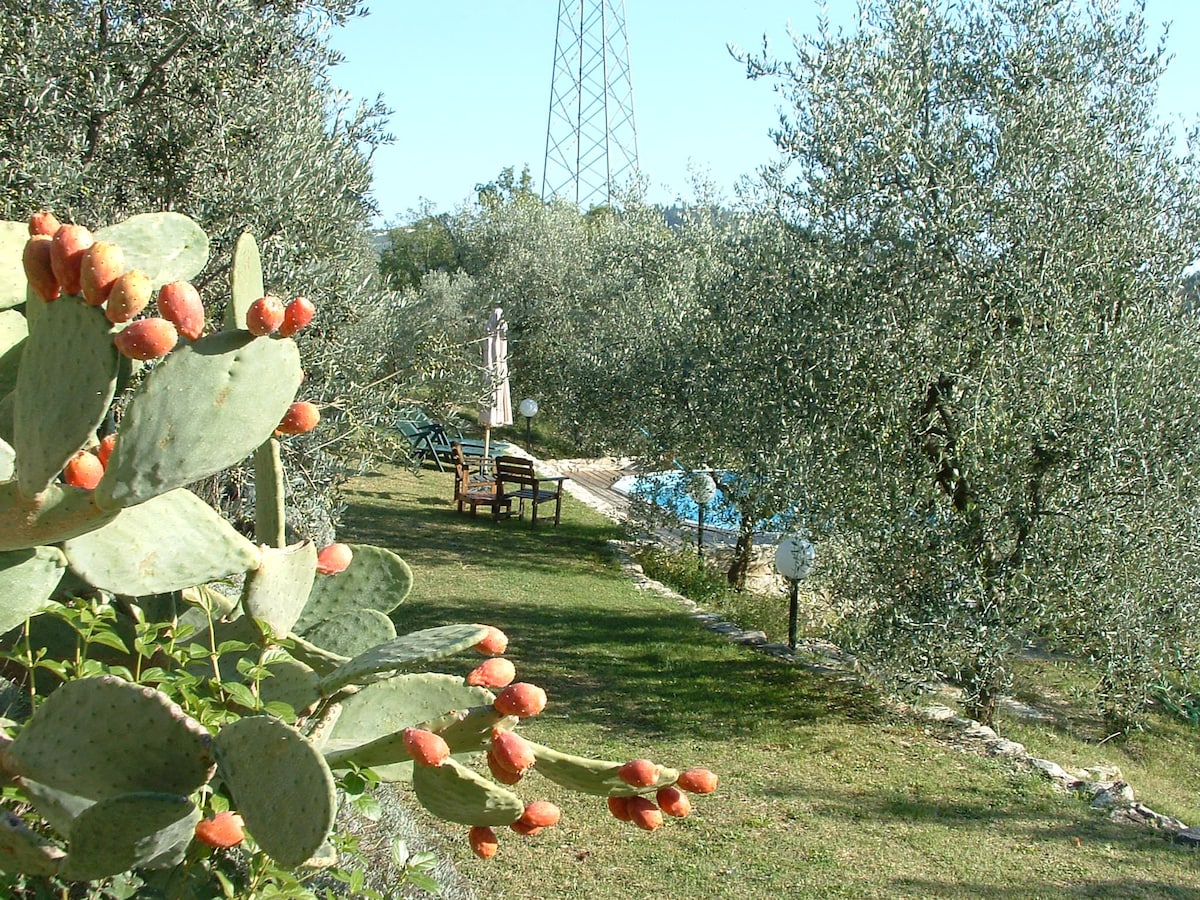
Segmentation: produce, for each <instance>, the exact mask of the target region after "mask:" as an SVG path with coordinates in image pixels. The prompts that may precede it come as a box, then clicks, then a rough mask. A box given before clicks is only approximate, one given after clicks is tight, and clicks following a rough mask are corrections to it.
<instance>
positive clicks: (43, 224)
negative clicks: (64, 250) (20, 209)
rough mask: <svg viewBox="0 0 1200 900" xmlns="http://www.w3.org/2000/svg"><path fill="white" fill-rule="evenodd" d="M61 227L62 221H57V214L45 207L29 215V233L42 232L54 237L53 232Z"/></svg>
mask: <svg viewBox="0 0 1200 900" xmlns="http://www.w3.org/2000/svg"><path fill="white" fill-rule="evenodd" d="M60 228H62V222H60V221H58V216H56V215H54V213H52V212H50V211H49V210H46V209H39V210H38V211H37V212H35V213H34V214H33V215H32V216H30V217H29V234H30V235H35V234H44V235H47V236H49V237H54V232H56V231H58V229H60Z"/></svg>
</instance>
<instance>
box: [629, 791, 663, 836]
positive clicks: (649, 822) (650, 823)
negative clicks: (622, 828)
mask: <svg viewBox="0 0 1200 900" xmlns="http://www.w3.org/2000/svg"><path fill="white" fill-rule="evenodd" d="M629 819H630V821H631V822H633V824H634V825H636V826H637V827H638V828H641V829H642V830H643V831H653V830H654V829H655V828H661V827H662V823H663V817H662V811H661V810H660V809H659V808H658V807H657V806H655V805H654V801H653V800H648V799H647V798H645V797H630V798H629Z"/></svg>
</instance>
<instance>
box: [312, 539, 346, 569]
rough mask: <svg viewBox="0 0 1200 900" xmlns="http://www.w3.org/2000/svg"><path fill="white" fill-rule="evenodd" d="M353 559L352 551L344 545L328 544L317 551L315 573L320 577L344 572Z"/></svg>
mask: <svg viewBox="0 0 1200 900" xmlns="http://www.w3.org/2000/svg"><path fill="white" fill-rule="evenodd" d="M353 558H354V551H353V550H351V549H350V548H349V547H347V546H346V545H345V544H330V545H329V546H328V547H322V548H321V549H320V550H318V551H317V571H318V572H320V573H321V574H322V575H336V574H337V573H338V572H345V571H346V569H347V567H348V566H349V565H350V560H352V559H353Z"/></svg>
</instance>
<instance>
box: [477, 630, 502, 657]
mask: <svg viewBox="0 0 1200 900" xmlns="http://www.w3.org/2000/svg"><path fill="white" fill-rule="evenodd" d="M475 649H476V650H478V651H479V652H480V653H486V654H488V655H489V656H500V655H501V654H502V653H503V652H504V651H505V650H507V649H508V635H506V634H505V633H504V632H503V631H501V630H500V629H499V628H495V627H493V626H491V625H489V626H488V633H487V634H486V635H484V637H483V640H481V641H480V642H479V643H478V644H476V645H475Z"/></svg>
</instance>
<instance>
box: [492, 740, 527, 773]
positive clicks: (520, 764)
mask: <svg viewBox="0 0 1200 900" xmlns="http://www.w3.org/2000/svg"><path fill="white" fill-rule="evenodd" d="M491 752H492V755H493V756H494V757H495V760H496V765H498V766H502V767H503V768H505V769H508V771H510V772H515V773H516V774H518V775H524V774H525V770H526V769H528V768H529V767H530V766H532V765H533V764H534V763H535V762H536V761H537V758H536V757H535V756H534V755H533V747H531V746H530V744H529V741H527V740H525V738H523V737H521V736H520V735H519V734H517V733H516V732H512V731H493V732H492V751H491Z"/></svg>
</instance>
